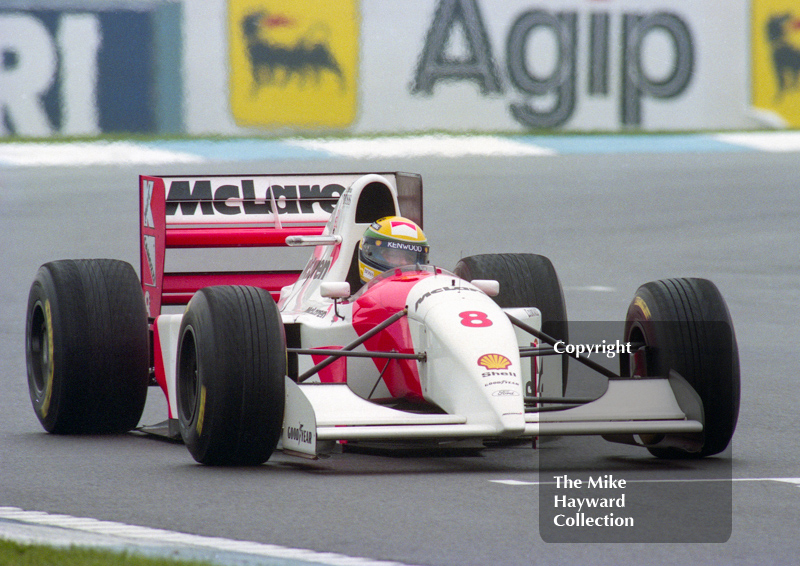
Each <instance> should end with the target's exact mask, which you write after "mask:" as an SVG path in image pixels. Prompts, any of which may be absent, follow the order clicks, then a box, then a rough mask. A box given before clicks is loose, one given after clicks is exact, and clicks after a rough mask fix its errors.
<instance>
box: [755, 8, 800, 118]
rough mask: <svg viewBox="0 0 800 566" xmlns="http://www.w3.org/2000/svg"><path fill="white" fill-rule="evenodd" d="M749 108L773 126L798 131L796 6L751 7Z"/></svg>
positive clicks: (799, 30)
mask: <svg viewBox="0 0 800 566" xmlns="http://www.w3.org/2000/svg"><path fill="white" fill-rule="evenodd" d="M751 33H752V43H751V49H752V54H751V56H752V88H753V93H752V96H753V100H752V102H753V106H754V107H755V108H757V109H758V110H759V111H760V112H762V113H763V114H765V115H767V116H768V118H767V119H768V120H770V121H772V123H773V124H774V125H777V126H788V127H793V128H798V127H800V3H798V2H797V1H796V0H754V1H753V4H752V22H751Z"/></svg>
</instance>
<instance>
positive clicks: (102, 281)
mask: <svg viewBox="0 0 800 566" xmlns="http://www.w3.org/2000/svg"><path fill="white" fill-rule="evenodd" d="M140 194H141V211H140V217H141V270H140V273H141V280H140V279H139V277H137V275H136V272H135V270H134V269H133V267H132V266H130V265H129V264H127V263H124V262H121V261H118V260H61V261H55V262H51V263H48V264H45V265H43V266H42V267H41V268H40V270H39V272H38V273H37V275H36V278H35V280H34V282H33V285H32V287H31V290H30V295H29V302H28V315H27V329H26V348H27V364H28V382H29V388H30V394H31V399H32V401H33V406H34V409H35V411H36V414H37V416H38V417H39V419H40V421H41V423H42V425H43V426H44V428H45V429H46V430H47V431H49V432H53V433H65V434H72V433H104V432H120V431H128V430H131V429H134V428H135V427H136V426H137V425H138V423H139V421H140V418H141V415H142V412H143V408H144V404H145V400H146V396H147V390H148V386H149V385H153V384H157V385H158V386H160V387H161V389H162V390H163V392H164V395H165V396H166V400H167V410H168V414H167V420H166V421H165V424H164V428H165V433H166V434H168V435H170V436H173V437H180V438H182V440H183V442H184V443H185V444H186V445H187V447H188V448H189V451H190V452H191V454H192V456H193V457H194V458H195V459H196V460H197V461H198V462H201V463H205V464H225V465H249V464H259V463H263V462H265V461H266V460H267V459H269V457H270V455H271V454H272V453H273V451H275V450H276V449H282V450H283V451H284V452H287V453H291V454H297V455H303V456H306V457H316V456H317V455H319V454H321V453H323V452H325V451H328V450H331V449H332V448H333V447H334V446H335V445H336V444H337V443H340V442H341V441H347V442H349V443H353V442H369V441H378V442H382V443H386V442H400V443H408V442H427V443H450V442H457V441H464V440H467V441H472V442H475V441H484V440H487V439H517V438H536V437H539V436H546V435H602V436H603V437H604V438H606V439H608V440H611V441H615V442H623V443H630V444H637V445H641V446H644V447H645V448H647V449H648V450H650V452H652V453H653V454H655V455H656V456H659V457H702V456H708V455H713V454H717V453H719V452H722V451H723V450H725V448H726V447H727V446H728V444H729V442H730V439H731V436H732V435H733V432H734V429H735V427H736V420H737V417H738V407H739V361H738V350H737V346H736V338H735V335H734V332H733V327H732V324H731V321H730V315H729V314H728V310H727V307H726V305H725V302H724V300H723V299H722V296H721V295H720V293H719V291H718V290H717V288H716V287H715V286H714V285H713V284H712V283H711V282H709V281H707V280H704V279H668V280H662V281H656V282H652V283H647V284H645V285H643V286H642V287H640V288H639V290H638V291H637V292H636V294H635V296H634V299H633V301H632V302H631V304H630V307H629V309H628V313H627V317H626V323H625V331H624V336H622V337H616V338H619V339H616V340H615V339H612V340H610V341H609V342H606V341H604V342H603V344H602V345H597V347H596V349H595V350H594V351H595V352H599V351H600V349H601V348H603V353H606V354H607V353H608V352H609V351H611V350H610V348H615V350H614V351H613V352H611V353H613V354H615V355H617V356H618V358H619V360H620V365H619V367H620V369H619V372H612V371H610V370H608V369H607V368H606V367H604V366H601V365H599V364H597V363H595V362H594V361H593V360H592V359H591V357H590V356H587V355H586V351H584V354H583V355H581V353H580V348H578V347H576V346H575V345H571V344H570V343H569V338H568V330H567V321H566V310H565V307H564V298H563V293H562V289H561V284H560V282H559V280H558V277H557V275H556V272H555V270H554V269H553V266H552V264H551V262H550V261H549V260H548V259H547V258H545V257H543V256H539V255H535V254H488V255H479V256H471V257H467V258H464V259H462V260H461V261H460V262H459V263H458V265H457V266H456V267H455V268H454V270H453V271H452V272H451V271H447V270H445V269H441V268H439V267H434V266H430V265H409V266H405V267H399V268H396V269H392V270H390V271H387V272H385V273H383V274H381V275H380V276H378V277H376V278H375V279H374V280H372V281H370V282H369V283H368V284H366V285H364V286H361V282H360V280H359V278H358V269H357V251H358V245H359V242H360V239H361V237H362V234H363V233H364V231H365V229H366V228H367V227H368V226H369V225H370V224H371V223H372V222H374V221H376V220H377V219H379V218H382V217H386V216H393V215H400V216H404V217H406V218H409V219H411V220H413V221H415V222H416V223H418V224H419V225H422V180H421V178H420V177H419V176H418V175H414V174H406V173H381V174H329V175H255V176H238V177H233V176H208V177H197V176H187V177H152V176H142V177H140ZM287 246H310V247H312V249H313V253H312V254H311V258H310V259H309V260H308V263H307V264H306V266H305V268H304V269H303V270H302V271H299V270H295V271H277V270H259V271H235V272H234V271H213V272H209V271H201V272H174V271H169V270H168V266H169V262H167V261H166V259H167V255H169V254H171V253H173V251H172V250H175V249H181V248H183V249H188V248H220V247H225V248H231V247H258V248H273V249H275V250H278V251H279V250H280V249H285V247H287ZM265 251H266V250H265ZM265 257H266V256H265ZM265 261H266V260H265ZM173 305H178V306H183V305H185V308H184V309H183V310H182V312H180V311H179V312H169V311H170V310H173V311H174V310H175V309H174V308H172V307H173ZM612 344H613V346H612ZM589 350H591V347H590V348H589ZM570 355H571V358H572V359H576V360H578V362H581V363H583V364H585V365H588V366H590V367H591V368H593V369H595V370H596V371H597V372H598V373H599V374H601V375H603V376H605V377H606V378H608V387H607V389H606V391H605V393H604V394H603V395H601V396H599V397H598V398H596V399H579V398H569V397H565V396H564V395H565V391H566V373H567V363H566V362H567V361H568V359H567V358H568V357H570Z"/></svg>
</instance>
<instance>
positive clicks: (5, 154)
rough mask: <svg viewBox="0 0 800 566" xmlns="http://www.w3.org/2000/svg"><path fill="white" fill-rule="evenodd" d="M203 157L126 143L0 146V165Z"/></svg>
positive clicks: (191, 160)
mask: <svg viewBox="0 0 800 566" xmlns="http://www.w3.org/2000/svg"><path fill="white" fill-rule="evenodd" d="M202 161H204V159H203V158H201V157H199V156H197V155H192V154H189V153H182V152H177V151H167V150H163V149H156V148H152V147H146V146H144V145H141V144H135V143H128V142H78V143H8V144H0V165H16V166H29V165H37V166H38V165H47V166H60V167H63V166H67V165H120V164H131V165H135V164H140V163H141V164H159V163H199V162H202Z"/></svg>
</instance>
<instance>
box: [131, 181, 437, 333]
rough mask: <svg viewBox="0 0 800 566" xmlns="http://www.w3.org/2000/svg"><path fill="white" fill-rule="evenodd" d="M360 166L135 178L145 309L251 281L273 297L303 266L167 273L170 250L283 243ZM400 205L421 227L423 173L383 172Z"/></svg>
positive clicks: (322, 219) (315, 216) (301, 232)
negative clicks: (304, 171)
mask: <svg viewBox="0 0 800 566" xmlns="http://www.w3.org/2000/svg"><path fill="white" fill-rule="evenodd" d="M363 175H364V174H363V173H334V174H322V175H247V176H146V175H142V176H140V177H139V196H140V199H139V203H140V261H141V264H140V267H141V270H140V273H141V278H142V292H143V293H144V296H145V302H146V305H147V311H148V316H149V317H150V319H151V320H152V319H155V317H157V316H158V315H159V314H160V313H161V309H162V307H163V306H166V305H185V304H187V303H188V302H189V299H191V298H192V295H194V294H195V293H196V292H197V291H198V290H199V289H202V288H203V287H208V286H212V285H253V286H255V287H260V288H262V289H266V290H268V291H269V292H270V293H272V295H273V297H276V298H277V297H278V296H279V294H280V290H281V288H282V287H284V286H286V285H291V284H292V283H294V282H295V281H296V280H297V278H298V277H299V276H300V273H301V269H302V267H303V266H298V269H296V270H283V271H263V270H259V271H248V270H241V271H196V272H194V271H193V272H165V271H164V268H165V259H166V254H167V251H168V250H170V249H190V248H233V247H272V248H280V247H284V246H286V238H287V237H289V236H313V235H319V234H322V232H323V229H324V228H325V225H326V223H327V222H328V219H329V218H330V216H331V213H332V212H333V210H334V208H335V206H336V204H337V202H338V200H339V197H340V196H341V195H342V194H343V193H344V191H345V189H346V188H347V187H349V186H350V185H351V184H352V183H353V182H355V181H356V180H357V179H359V178H361V177H362V176H363ZM381 175H383V176H384V177H385V178H386V179H387V180H388V181H389V182H390V183H392V184H393V185H394V188H395V189H396V191H397V197H398V202H399V205H400V212H401V214H402V215H403V216H405V217H407V218H410V219H411V220H414V221H415V222H417V224H419V225H420V226H422V178H421V177H420V176H419V175H416V174H412V173H381Z"/></svg>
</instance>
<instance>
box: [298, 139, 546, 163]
mask: <svg viewBox="0 0 800 566" xmlns="http://www.w3.org/2000/svg"><path fill="white" fill-rule="evenodd" d="M289 143H291V144H292V145H295V146H297V147H302V148H305V149H311V150H316V151H325V152H328V153H332V154H334V155H339V156H342V157H353V158H377V157H387V158H397V157H462V156H468V155H482V156H501V157H502V156H510V157H516V156H546V155H555V153H556V152H555V151H553V150H552V149H547V148H544V147H540V146H536V145H533V144H529V143H522V142H518V141H515V140H513V139H509V138H504V137H500V136H452V135H424V136H409V137H378V138H351V139H341V140H324V139H318V140H289Z"/></svg>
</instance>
